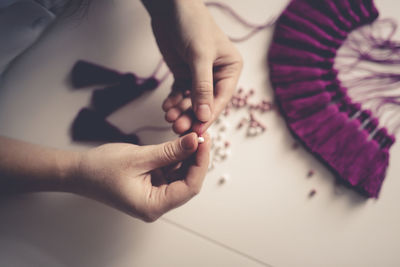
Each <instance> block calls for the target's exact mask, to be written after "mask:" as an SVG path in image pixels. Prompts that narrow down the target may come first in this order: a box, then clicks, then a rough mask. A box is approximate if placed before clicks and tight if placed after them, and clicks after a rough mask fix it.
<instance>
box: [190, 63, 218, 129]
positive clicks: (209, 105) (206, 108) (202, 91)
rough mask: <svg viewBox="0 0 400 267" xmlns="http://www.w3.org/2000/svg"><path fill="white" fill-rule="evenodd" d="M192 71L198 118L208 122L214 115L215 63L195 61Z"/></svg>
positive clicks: (194, 100) (194, 99)
mask: <svg viewBox="0 0 400 267" xmlns="http://www.w3.org/2000/svg"><path fill="white" fill-rule="evenodd" d="M191 71H192V103H193V110H194V112H195V115H196V118H197V119H198V120H199V121H202V122H207V121H209V120H210V119H211V116H212V113H213V106H214V105H213V102H214V88H213V62H212V60H208V59H206V58H201V57H200V58H199V59H196V60H193V62H192V65H191Z"/></svg>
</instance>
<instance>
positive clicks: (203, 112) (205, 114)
mask: <svg viewBox="0 0 400 267" xmlns="http://www.w3.org/2000/svg"><path fill="white" fill-rule="evenodd" d="M196 115H197V118H198V119H199V120H200V121H208V120H209V119H210V118H211V109H210V106H209V105H206V104H201V105H199V107H198V108H197V114H196Z"/></svg>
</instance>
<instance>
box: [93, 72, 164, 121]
mask: <svg viewBox="0 0 400 267" xmlns="http://www.w3.org/2000/svg"><path fill="white" fill-rule="evenodd" d="M157 86H158V81H157V80H156V79H154V78H149V79H147V80H145V81H144V82H143V83H142V84H137V81H136V77H135V76H134V75H132V74H128V75H125V76H124V80H123V81H122V83H121V84H119V85H116V86H112V87H107V88H104V89H98V90H95V91H94V93H93V95H92V101H91V102H92V107H93V108H94V109H95V110H96V111H97V112H98V113H99V114H102V115H103V116H104V117H106V116H108V115H110V114H111V113H113V112H114V111H115V110H117V109H118V108H120V107H122V106H123V105H125V104H127V103H129V102H131V101H132V100H134V99H136V98H138V97H140V96H141V95H142V94H143V93H144V92H146V91H149V90H154V89H155V88H157Z"/></svg>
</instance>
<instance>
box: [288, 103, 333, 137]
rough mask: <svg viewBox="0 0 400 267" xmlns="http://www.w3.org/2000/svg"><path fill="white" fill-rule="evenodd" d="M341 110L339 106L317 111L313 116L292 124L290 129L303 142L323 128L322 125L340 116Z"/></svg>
mask: <svg viewBox="0 0 400 267" xmlns="http://www.w3.org/2000/svg"><path fill="white" fill-rule="evenodd" d="M338 112H339V110H338V108H337V106H335V105H330V106H327V107H325V108H324V109H321V110H319V111H317V112H316V113H314V114H312V115H311V116H307V117H304V118H303V119H301V120H298V121H295V122H292V123H290V124H289V125H290V128H291V129H292V131H293V132H294V133H295V134H297V135H298V136H299V137H300V139H301V140H303V138H304V136H306V135H310V134H312V133H314V132H315V131H318V130H319V129H320V128H321V125H326V122H327V121H328V120H330V119H331V118H332V117H333V116H336V114H338Z"/></svg>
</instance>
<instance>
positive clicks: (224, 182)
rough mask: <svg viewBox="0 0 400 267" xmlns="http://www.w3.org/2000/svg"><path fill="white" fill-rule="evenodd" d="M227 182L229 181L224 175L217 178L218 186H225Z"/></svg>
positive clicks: (227, 176)
mask: <svg viewBox="0 0 400 267" xmlns="http://www.w3.org/2000/svg"><path fill="white" fill-rule="evenodd" d="M228 181H229V175H227V174H224V175H222V176H221V177H220V178H219V180H218V184H219V185H224V184H226V183H227V182H228Z"/></svg>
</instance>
